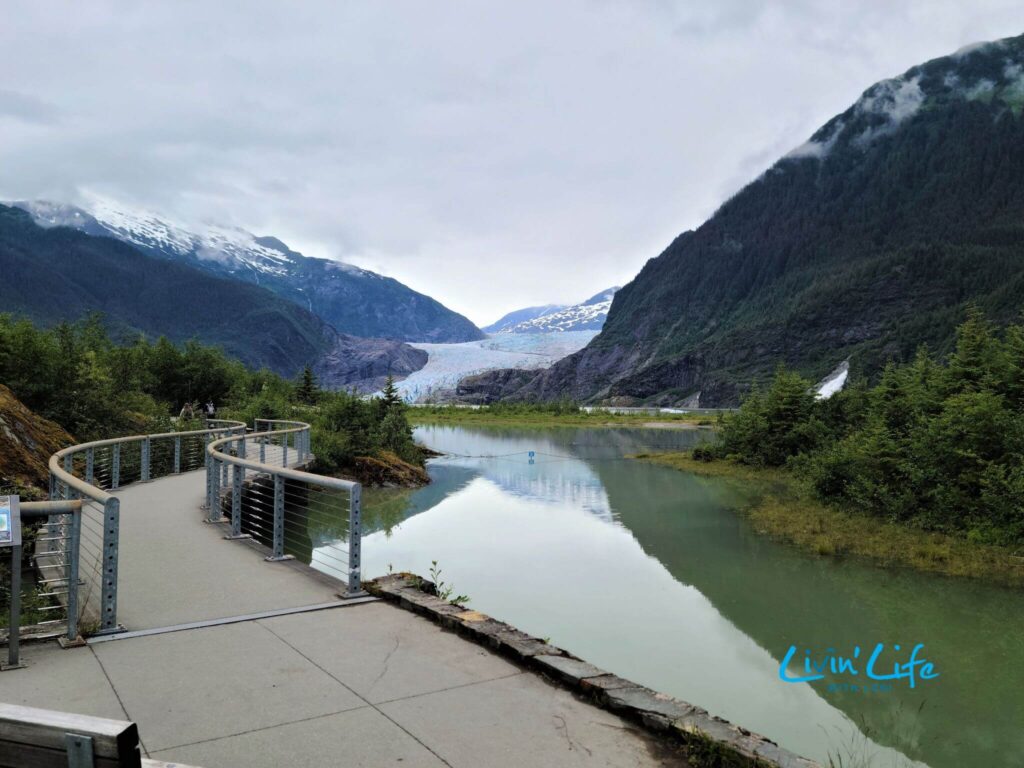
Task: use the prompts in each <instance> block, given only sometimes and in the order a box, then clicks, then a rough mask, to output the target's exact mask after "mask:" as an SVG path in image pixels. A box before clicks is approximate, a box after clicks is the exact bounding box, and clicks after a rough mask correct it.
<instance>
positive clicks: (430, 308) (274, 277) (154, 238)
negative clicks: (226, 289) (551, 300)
mask: <svg viewBox="0 0 1024 768" xmlns="http://www.w3.org/2000/svg"><path fill="white" fill-rule="evenodd" d="M12 205H15V206H17V207H19V208H22V209H23V210H26V211H28V212H29V213H30V214H32V217H33V218H34V220H35V221H36V223H37V224H40V225H41V226H44V227H52V226H65V227H73V228H75V229H79V230H81V231H83V232H85V233H87V234H92V235H105V236H107V237H114V238H116V239H118V240H122V241H124V242H126V243H130V244H132V245H134V246H136V247H138V248H139V249H141V250H142V251H144V252H145V253H147V254H149V255H151V256H156V257H158V258H162V259H170V260H172V261H175V262H178V263H183V264H186V265H188V266H191V267H195V268H197V269H202V270H204V271H206V272H210V273H212V274H215V275H218V276H222V277H232V278H235V279H238V280H242V281H245V282H248V283H254V284H256V285H261V286H263V287H264V288H267V289H269V290H271V291H273V292H274V293H276V294H278V295H279V296H281V297H283V298H286V299H288V300H289V301H292V302H295V303H297V304H299V305H300V306H301V307H303V308H305V309H307V310H309V311H310V312H312V313H313V314H315V315H317V316H318V317H320V319H322V320H324V321H325V322H327V323H329V324H330V325H332V326H333V327H334V328H335V329H336V330H337V331H339V332H341V333H346V334H351V335H353V336H363V337H368V338H369V337H373V338H383V339H397V340H399V341H421V342H459V341H473V340H475V339H482V338H484V334H483V332H482V331H481V330H480V329H479V328H477V327H476V326H475V325H473V323H472V322H470V321H469V320H468V319H467V318H465V317H463V316H462V315H460V314H458V313H456V312H453V311H452V310H450V309H448V308H447V307H445V306H444V305H443V304H441V303H440V302H439V301H437V300H435V299H432V298H431V297H430V296H426V295H424V294H422V293H419V292H417V291H414V290H412V289H411V288H409V287H408V286H406V285H403V284H402V283H400V282H398V281H397V280H395V279H393V278H390V277H384V276H383V275H379V274H377V273H376V272H371V271H369V270H366V269H360V268H359V267H356V266H353V265H351V264H344V263H342V262H338V261H331V260H329V259H317V258H310V257H308V256H303V255H302V254H301V253H298V252H297V251H293V250H292V249H290V248H289V247H288V246H287V245H285V244H284V243H283V242H281V241H280V240H278V239H277V238H276V237H257V236H255V235H253V234H252V233H250V232H246V231H245V230H242V229H238V228H236V227H222V226H215V225H208V226H205V227H203V228H197V229H192V228H187V227H184V226H182V225H179V224H175V223H173V222H171V221H170V220H168V219H164V218H162V217H160V216H156V215H154V214H152V213H149V212H147V211H139V210H135V209H132V208H130V207H128V206H124V205H121V204H118V203H115V202H113V201H110V200H106V199H103V198H94V199H91V202H90V203H89V204H88V205H87V208H82V207H76V206H72V205H65V204H62V203H53V202H49V201H43V200H36V201H18V202H15V203H12Z"/></svg>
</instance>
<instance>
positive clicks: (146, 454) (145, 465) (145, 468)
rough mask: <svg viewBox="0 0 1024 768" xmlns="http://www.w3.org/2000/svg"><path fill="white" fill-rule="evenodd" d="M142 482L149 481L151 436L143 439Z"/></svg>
mask: <svg viewBox="0 0 1024 768" xmlns="http://www.w3.org/2000/svg"><path fill="white" fill-rule="evenodd" d="M141 482H143V483H148V482H149V438H148V437H144V438H143V439H142V479H141Z"/></svg>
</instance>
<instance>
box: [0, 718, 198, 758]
mask: <svg viewBox="0 0 1024 768" xmlns="http://www.w3.org/2000/svg"><path fill="white" fill-rule="evenodd" d="M166 765H171V764H170V763H162V762H159V761H156V760H145V759H143V758H142V750H141V748H140V746H139V729H138V727H137V726H136V725H135V723H130V722H127V721H124V720H107V719H105V718H102V717H88V716H86V715H73V714H69V713H67V712H55V711H54V710H50V709H35V708H34V707H21V706H17V705H15V704H3V703H0V768H159V767H160V766H166ZM173 765H175V767H176V768H188V766H183V765H181V764H180V763H174V764H173Z"/></svg>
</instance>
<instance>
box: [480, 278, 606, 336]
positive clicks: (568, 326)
mask: <svg viewBox="0 0 1024 768" xmlns="http://www.w3.org/2000/svg"><path fill="white" fill-rule="evenodd" d="M618 290H619V286H614V287H612V288H608V289H607V290H604V291H601V292H600V293H599V294H597V295H596V296H591V297H590V298H589V299H587V300H586V301H584V302H581V303H579V304H573V305H572V306H569V307H564V306H553V307H552V308H551V309H550V310H549V311H545V312H542V313H541V314H537V315H534V316H533V317H530V318H526V319H523V320H520V321H519V322H515V323H507V322H506V323H504V324H503V327H502V328H501V329H500V330H498V331H497V333H547V332H549V331H599V330H601V328H602V326H604V321H605V318H607V317H608V310H609V309H610V308H611V306H612V299H614V298H615V292H616V291H618ZM530 309H540V308H539V307H532V308H530ZM526 311H527V310H519V312H526ZM515 314H517V313H516V312H513V313H510V314H509V315H506V316H505V317H504V318H502V320H499V321H498V322H497V323H495V325H499V324H502V321H503V320H505V318H509V317H511V316H512V315H515ZM493 327H494V326H488V328H493Z"/></svg>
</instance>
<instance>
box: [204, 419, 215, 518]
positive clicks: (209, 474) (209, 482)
mask: <svg viewBox="0 0 1024 768" xmlns="http://www.w3.org/2000/svg"><path fill="white" fill-rule="evenodd" d="M209 445H210V436H209V435H203V463H204V464H205V466H206V511H207V512H209V511H210V510H211V509H213V495H212V488H213V460H212V459H211V458H210V452H209V451H208V450H207V448H208V446H209Z"/></svg>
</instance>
